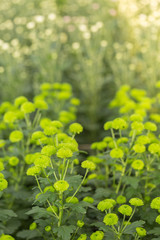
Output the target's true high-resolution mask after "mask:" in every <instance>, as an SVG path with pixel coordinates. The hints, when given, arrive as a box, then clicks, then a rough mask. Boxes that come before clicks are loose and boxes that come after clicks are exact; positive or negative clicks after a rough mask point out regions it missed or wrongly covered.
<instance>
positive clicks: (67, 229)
mask: <svg viewBox="0 0 160 240" xmlns="http://www.w3.org/2000/svg"><path fill="white" fill-rule="evenodd" d="M75 229H76V227H75V226H73V225H70V226H61V227H59V228H54V230H53V232H54V233H57V235H58V237H59V238H58V239H59V240H70V239H71V233H73V232H74V230H75Z"/></svg>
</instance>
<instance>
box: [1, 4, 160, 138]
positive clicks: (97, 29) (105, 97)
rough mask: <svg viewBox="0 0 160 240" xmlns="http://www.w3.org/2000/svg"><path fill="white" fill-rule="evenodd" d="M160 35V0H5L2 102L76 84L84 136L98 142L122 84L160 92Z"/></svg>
mask: <svg viewBox="0 0 160 240" xmlns="http://www.w3.org/2000/svg"><path fill="white" fill-rule="evenodd" d="M159 36H160V1H159V0H152V1H150V0H131V1H128V0H108V1H106V0H99V1H96V0H87V1H86V0H32V1H28V0H12V1H9V0H0V55H1V57H0V102H2V101H8V100H12V99H14V98H15V97H17V96H19V95H24V96H26V97H28V98H29V99H32V98H33V97H34V96H35V94H38V93H39V85H40V83H43V82H50V83H53V82H68V83H70V84H71V85H72V87H73V92H74V95H75V96H76V97H78V98H79V99H80V100H81V106H80V108H79V113H78V121H79V122H80V123H81V124H83V126H84V128H85V132H84V135H83V140H80V141H83V143H91V142H93V141H95V140H96V141H97V140H99V139H101V132H102V124H103V123H104V122H105V121H107V120H108V119H110V118H113V117H114V116H115V115H116V112H113V110H110V109H109V108H108V103H109V102H110V101H111V100H112V99H113V97H114V95H115V92H116V91H117V90H118V89H119V88H120V86H121V85H123V84H129V85H130V86H131V87H138V88H144V89H146V90H148V95H154V86H155V83H156V81H158V80H159V78H160V68H159V64H160V41H159Z"/></svg>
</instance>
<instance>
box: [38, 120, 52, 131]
mask: <svg viewBox="0 0 160 240" xmlns="http://www.w3.org/2000/svg"><path fill="white" fill-rule="evenodd" d="M50 124H51V120H50V119H49V118H42V119H41V121H40V126H41V128H42V129H44V128H46V127H48V126H49V125H50Z"/></svg>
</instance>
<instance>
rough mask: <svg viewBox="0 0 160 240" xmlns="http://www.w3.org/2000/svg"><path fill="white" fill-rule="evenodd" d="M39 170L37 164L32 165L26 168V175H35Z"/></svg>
mask: <svg viewBox="0 0 160 240" xmlns="http://www.w3.org/2000/svg"><path fill="white" fill-rule="evenodd" d="M40 171H41V168H40V167H37V166H33V167H31V168H28V170H27V175H29V176H35V175H37V174H39V173H40Z"/></svg>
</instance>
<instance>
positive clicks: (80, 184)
mask: <svg viewBox="0 0 160 240" xmlns="http://www.w3.org/2000/svg"><path fill="white" fill-rule="evenodd" d="M87 173H88V168H87V169H86V172H85V175H84V178H83V180H82V182H81V183H80V185H79V187H78V188H77V190H76V191H75V193H74V194H73V196H72V197H71V198H70V200H69V201H68V202H70V201H71V200H72V199H73V198H74V197H75V195H76V194H77V192H78V191H79V189H80V188H81V186H82V184H83V183H84V181H85V179H86V177H87Z"/></svg>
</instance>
